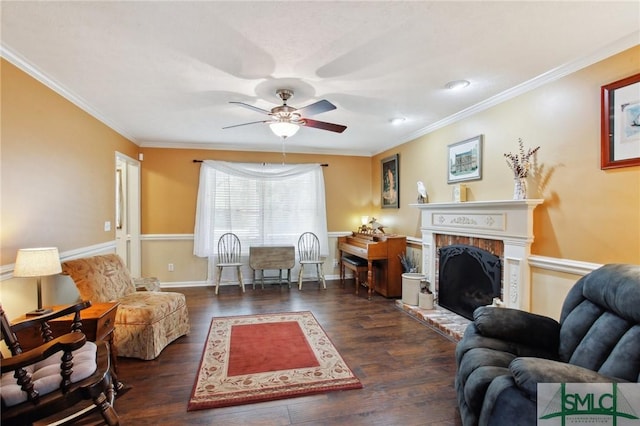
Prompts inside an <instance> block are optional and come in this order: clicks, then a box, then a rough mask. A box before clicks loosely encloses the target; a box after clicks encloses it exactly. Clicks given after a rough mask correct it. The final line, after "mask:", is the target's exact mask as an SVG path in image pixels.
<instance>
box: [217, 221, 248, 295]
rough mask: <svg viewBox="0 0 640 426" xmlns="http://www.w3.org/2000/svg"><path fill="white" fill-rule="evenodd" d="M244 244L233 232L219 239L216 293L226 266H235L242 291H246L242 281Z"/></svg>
mask: <svg viewBox="0 0 640 426" xmlns="http://www.w3.org/2000/svg"><path fill="white" fill-rule="evenodd" d="M241 256H242V245H241V244H240V238H238V236H237V235H236V234H234V233H232V232H227V233H226V234H223V235H222V236H221V237H220V239H219V240H218V262H217V263H216V268H217V271H218V273H217V279H216V294H218V290H219V289H220V280H221V279H222V270H223V269H224V268H235V270H236V273H237V274H238V282H239V285H240V288H241V289H242V292H243V293H244V282H243V281H242V270H241V268H242V258H241Z"/></svg>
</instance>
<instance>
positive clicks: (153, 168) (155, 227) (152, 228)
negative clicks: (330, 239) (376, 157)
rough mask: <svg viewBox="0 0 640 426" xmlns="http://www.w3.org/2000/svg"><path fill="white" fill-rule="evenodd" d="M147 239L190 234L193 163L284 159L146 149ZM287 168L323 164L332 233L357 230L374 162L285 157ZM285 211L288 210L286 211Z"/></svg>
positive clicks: (144, 210)
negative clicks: (157, 235)
mask: <svg viewBox="0 0 640 426" xmlns="http://www.w3.org/2000/svg"><path fill="white" fill-rule="evenodd" d="M141 152H142V153H143V154H144V161H143V162H142V233H143V234H190V233H193V228H194V223H195V209H196V196H197V192H198V179H199V173H200V164H199V163H194V162H193V160H194V159H197V160H221V161H241V162H267V163H268V162H271V163H280V162H282V159H283V157H282V153H277V152H238V151H212V150H195V149H160V148H143V149H141ZM285 161H286V162H287V163H322V164H328V165H329V166H328V167H325V168H323V174H324V180H325V193H326V204H327V222H328V223H327V227H328V229H329V231H341V230H350V229H356V227H357V226H358V225H359V220H360V216H361V215H363V214H368V212H369V208H370V205H369V203H370V200H371V159H370V158H369V157H355V156H339V155H308V154H286V157H285ZM283 208H286V206H283Z"/></svg>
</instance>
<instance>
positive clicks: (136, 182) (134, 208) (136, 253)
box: [115, 152, 142, 277]
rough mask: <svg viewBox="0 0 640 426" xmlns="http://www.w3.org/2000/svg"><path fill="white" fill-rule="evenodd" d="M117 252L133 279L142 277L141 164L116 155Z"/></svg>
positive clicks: (122, 155) (119, 154) (124, 156)
mask: <svg viewBox="0 0 640 426" xmlns="http://www.w3.org/2000/svg"><path fill="white" fill-rule="evenodd" d="M115 172H116V173H115V179H116V194H115V196H116V203H115V204H116V214H115V218H116V220H115V228H116V253H117V254H118V255H119V256H120V257H121V258H122V260H123V261H124V263H125V264H126V265H127V268H128V269H129V271H130V272H131V275H132V276H133V277H140V276H141V275H142V267H141V263H142V255H141V247H140V246H141V244H140V162H139V161H138V160H134V159H133V158H131V157H128V156H126V155H124V154H121V153H119V152H116V170H115Z"/></svg>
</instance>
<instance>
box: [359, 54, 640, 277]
mask: <svg viewBox="0 0 640 426" xmlns="http://www.w3.org/2000/svg"><path fill="white" fill-rule="evenodd" d="M639 57H640V46H637V47H635V48H633V49H629V50H627V51H625V52H622V53H620V54H618V55H615V56H613V57H611V58H608V59H606V60H604V61H601V62H599V63H597V64H594V65H592V66H590V67H587V68H585V69H583V70H580V71H578V72H576V73H573V74H570V75H568V76H566V77H564V78H562V79H560V80H558V81H555V82H553V83H550V84H546V85H544V86H542V87H540V88H537V89H535V90H532V91H530V92H527V93H525V94H523V95H520V96H518V97H516V98H513V99H511V100H509V101H507V102H504V103H501V104H500V105H497V106H495V107H493V108H490V109H488V110H486V111H483V112H480V113H477V114H474V115H473V116H471V117H469V118H467V119H464V120H462V121H460V122H458V123H455V124H452V125H450V126H447V127H444V128H442V129H440V130H437V131H435V132H433V133H430V134H428V135H425V136H423V137H421V138H419V139H416V140H414V141H411V142H409V143H407V144H404V145H401V146H399V147H397V148H395V149H392V150H389V151H386V152H383V153H380V154H379V155H376V156H375V157H374V158H373V160H372V161H373V167H372V182H373V185H372V188H373V200H374V202H375V203H377V205H378V206H379V204H380V201H379V200H380V164H379V163H380V160H381V159H382V158H384V157H386V156H388V155H391V154H395V153H399V155H400V195H401V208H400V209H397V210H389V209H384V210H378V211H377V213H376V214H378V215H379V217H380V222H381V223H382V224H389V225H390V226H392V227H393V228H395V229H396V230H397V231H398V232H400V233H404V234H407V235H415V236H419V235H420V234H419V213H418V211H417V209H415V208H412V207H409V206H408V204H409V203H415V200H416V197H417V191H416V182H417V181H418V180H422V181H424V182H425V184H426V186H427V189H428V192H429V201H430V202H449V201H452V198H451V192H452V185H449V184H447V177H446V176H447V173H446V158H447V145H449V144H452V143H455V142H459V141H462V140H465V139H468V138H470V137H474V136H476V135H479V134H483V135H484V152H483V176H482V179H481V180H477V181H472V182H465V183H466V184H467V186H468V188H469V189H468V191H467V195H468V199H469V200H470V201H475V200H504V199H511V198H512V195H513V175H512V174H511V171H510V169H509V168H508V166H507V165H506V163H505V159H504V157H503V154H504V153H507V152H512V153H515V152H517V149H518V143H517V141H518V138H522V139H523V141H524V144H525V147H535V146H538V145H539V146H540V147H541V148H540V150H539V152H538V154H537V157H536V159H537V164H536V166H537V167H536V170H535V172H536V173H534V174H533V176H532V178H531V179H529V189H530V191H529V198H543V199H544V204H543V205H541V206H539V207H537V208H536V210H535V212H534V219H535V229H534V232H535V242H534V244H533V247H532V251H533V253H534V254H538V255H542V256H549V257H557V258H564V259H571V260H579V261H585V262H593V263H611V262H619V263H636V264H640V238H638V237H639V236H640V167H627V168H618V169H612V170H601V169H600V87H601V86H603V85H606V84H608V83H611V82H614V81H617V80H620V79H622V78H625V77H628V76H630V75H634V74H637V73H639V72H640V61H638V58H639Z"/></svg>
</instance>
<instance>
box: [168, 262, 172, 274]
mask: <svg viewBox="0 0 640 426" xmlns="http://www.w3.org/2000/svg"><path fill="white" fill-rule="evenodd" d="M167 270H168V271H169V272H173V263H170V264H168V265H167Z"/></svg>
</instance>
